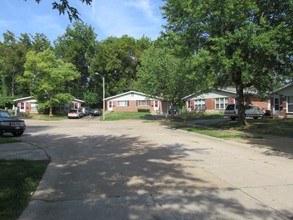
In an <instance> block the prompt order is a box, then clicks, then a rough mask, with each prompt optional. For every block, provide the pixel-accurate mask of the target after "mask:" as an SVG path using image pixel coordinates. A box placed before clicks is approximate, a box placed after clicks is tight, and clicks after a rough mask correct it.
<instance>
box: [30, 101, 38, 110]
mask: <svg viewBox="0 0 293 220" xmlns="http://www.w3.org/2000/svg"><path fill="white" fill-rule="evenodd" d="M37 111H38V104H37V103H36V102H31V112H37Z"/></svg>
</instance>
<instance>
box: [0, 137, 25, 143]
mask: <svg viewBox="0 0 293 220" xmlns="http://www.w3.org/2000/svg"><path fill="white" fill-rule="evenodd" d="M15 142H21V140H19V139H15V138H10V137H0V144H9V143H15Z"/></svg>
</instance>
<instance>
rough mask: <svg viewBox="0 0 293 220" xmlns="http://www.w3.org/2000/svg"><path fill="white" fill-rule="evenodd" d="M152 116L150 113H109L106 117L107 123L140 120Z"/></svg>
mask: <svg viewBox="0 0 293 220" xmlns="http://www.w3.org/2000/svg"><path fill="white" fill-rule="evenodd" d="M148 115H150V113H148V112H109V113H107V114H106V115H105V120H106V121H114V120H126V119H139V118H143V117H145V116H148Z"/></svg>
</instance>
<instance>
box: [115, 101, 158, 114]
mask: <svg viewBox="0 0 293 220" xmlns="http://www.w3.org/2000/svg"><path fill="white" fill-rule="evenodd" d="M128 104H129V105H128V106H118V105H117V101H112V105H113V111H114V112H124V111H127V112H137V110H138V109H150V111H151V112H153V111H154V107H153V105H154V101H151V106H136V100H130V101H129V102H128Z"/></svg>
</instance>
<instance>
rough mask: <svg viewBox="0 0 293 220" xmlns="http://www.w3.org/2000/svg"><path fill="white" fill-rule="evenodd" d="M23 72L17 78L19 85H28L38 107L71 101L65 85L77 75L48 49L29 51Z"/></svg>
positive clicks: (67, 64)
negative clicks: (37, 51)
mask: <svg viewBox="0 0 293 220" xmlns="http://www.w3.org/2000/svg"><path fill="white" fill-rule="evenodd" d="M24 67H25V72H24V74H23V76H19V77H18V81H19V82H20V83H24V84H26V85H28V87H29V89H30V91H31V95H32V96H34V97H35V98H36V99H37V100H38V106H42V107H43V108H49V109H50V112H49V114H50V115H52V108H53V107H55V106H61V105H62V104H64V103H66V102H70V101H71V100H72V98H73V97H72V96H71V95H70V94H68V93H66V91H65V83H66V82H68V81H72V80H74V79H76V78H77V77H79V73H78V72H77V71H76V68H75V66H74V65H73V64H71V63H65V62H63V61H62V60H60V59H57V57H56V55H55V54H54V52H53V51H52V50H51V49H50V48H48V49H46V50H45V51H43V52H39V53H36V52H35V51H29V52H28V53H27V55H26V62H25V65H24Z"/></svg>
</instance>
